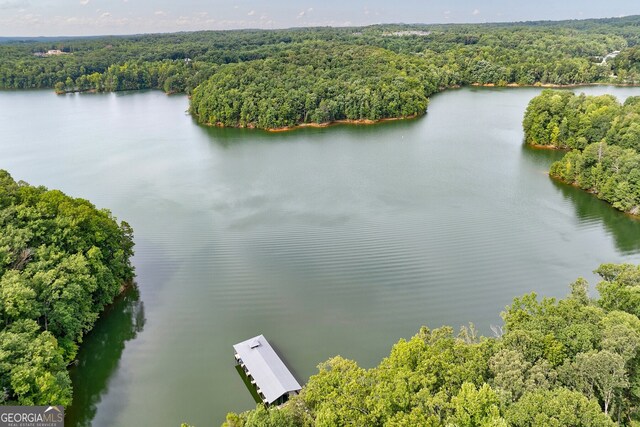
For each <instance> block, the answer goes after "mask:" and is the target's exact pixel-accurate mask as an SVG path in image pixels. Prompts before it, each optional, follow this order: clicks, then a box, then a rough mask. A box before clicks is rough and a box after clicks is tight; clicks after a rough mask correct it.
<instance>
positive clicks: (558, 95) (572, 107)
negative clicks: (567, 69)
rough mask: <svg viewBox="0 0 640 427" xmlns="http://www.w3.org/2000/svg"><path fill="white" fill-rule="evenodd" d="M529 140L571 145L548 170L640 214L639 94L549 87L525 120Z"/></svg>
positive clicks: (550, 144)
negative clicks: (578, 91)
mask: <svg viewBox="0 0 640 427" xmlns="http://www.w3.org/2000/svg"><path fill="white" fill-rule="evenodd" d="M523 125H524V131H525V141H526V142H527V143H528V144H533V145H541V146H551V147H554V148H562V149H572V151H571V152H569V153H567V154H566V155H565V156H564V158H563V159H562V160H560V161H558V162H555V163H554V164H553V165H551V169H550V171H549V174H550V175H551V176H552V177H554V178H557V179H559V180H561V181H563V182H566V183H568V184H573V185H576V186H578V187H580V188H582V189H585V190H587V191H589V192H591V193H593V194H595V195H597V196H598V197H599V198H601V199H603V200H605V201H607V202H609V203H611V204H612V205H613V207H615V208H616V209H619V210H621V211H624V212H630V213H633V214H636V215H637V214H640V154H639V153H638V150H640V97H629V98H627V100H626V101H625V102H624V104H620V103H619V102H618V101H617V100H616V99H615V98H614V97H613V96H611V95H602V96H585V95H584V94H581V95H575V94H573V93H571V92H566V91H553V90H545V91H543V92H542V93H541V94H540V95H538V96H537V97H535V98H533V99H532V100H531V102H530V103H529V106H528V107H527V111H526V113H525V117H524V120H523Z"/></svg>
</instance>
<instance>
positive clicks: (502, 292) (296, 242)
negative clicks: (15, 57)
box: [0, 87, 640, 427]
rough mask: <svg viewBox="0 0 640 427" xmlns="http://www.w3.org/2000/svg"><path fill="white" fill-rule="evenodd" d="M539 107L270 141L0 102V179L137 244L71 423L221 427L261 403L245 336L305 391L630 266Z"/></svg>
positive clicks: (171, 108) (513, 102)
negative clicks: (128, 232)
mask: <svg viewBox="0 0 640 427" xmlns="http://www.w3.org/2000/svg"><path fill="white" fill-rule="evenodd" d="M581 90H584V91H586V92H588V93H589V94H601V93H605V92H610V93H613V94H614V95H616V96H618V97H619V98H620V99H623V98H625V97H626V96H629V95H640V88H607V87H588V88H585V89H581ZM537 93H539V90H538V89H534V88H527V89H486V88H477V89H472V88H465V89H459V90H450V91H447V92H444V93H442V94H439V95H437V96H434V97H433V98H432V102H431V105H430V107H429V112H428V114H427V115H426V116H424V117H422V118H420V119H416V120H410V121H401V122H391V123H385V124H381V125H375V126H338V127H330V128H324V129H303V130H299V131H295V132H290V133H280V134H268V133H264V132H261V131H251V130H236V129H210V128H206V127H202V126H199V125H197V124H196V123H195V122H194V121H193V120H192V119H191V117H190V116H189V115H188V114H187V113H186V112H185V110H186V109H187V107H188V100H187V98H186V97H184V96H166V95H164V94H162V93H160V92H153V91H152V92H134V93H118V94H83V95H79V94H71V95H65V96H56V95H54V94H53V93H52V92H49V91H34V92H0V135H1V137H0V168H3V169H7V170H8V171H10V172H11V174H12V175H13V177H14V178H16V179H21V180H25V181H27V182H29V183H31V184H34V185H45V186H47V187H50V188H58V189H61V190H62V191H64V192H66V193H67V194H70V195H73V196H76V197H83V198H87V199H90V200H91V201H92V202H94V203H95V204H96V205H97V206H98V207H108V208H110V209H111V210H112V211H113V212H114V213H115V215H116V216H117V217H118V218H119V219H123V220H126V221H128V222H129V223H130V224H131V225H132V226H133V228H134V231H135V242H136V255H135V258H134V263H135V266H136V271H137V283H138V290H137V291H134V292H130V293H128V294H127V295H125V297H124V298H123V299H121V300H119V301H118V302H117V303H116V304H115V305H114V306H113V307H111V308H110V309H109V310H108V312H107V313H106V314H105V315H104V316H102V318H101V320H100V321H99V322H98V324H97V325H96V328H95V330H94V331H93V332H92V333H91V334H90V335H89V336H88V337H86V339H85V343H84V344H83V347H82V351H81V352H80V355H79V361H78V365H77V366H76V367H75V368H74V369H73V370H72V377H73V381H74V390H75V400H74V405H73V407H71V408H67V413H68V417H67V425H69V426H86V425H94V426H134V425H140V426H142V425H167V426H169V425H179V423H180V422H181V421H185V422H189V423H192V424H195V425H197V426H198V427H204V426H211V425H219V424H220V423H221V422H222V421H223V420H224V416H225V414H226V412H228V411H242V410H247V409H251V408H253V407H254V403H253V400H252V398H251V396H250V394H249V393H248V391H247V390H246V388H245V386H244V384H243V382H242V380H241V379H240V377H239V376H238V373H237V372H236V370H235V369H234V364H233V352H232V348H231V346H232V344H234V343H236V342H239V341H241V340H245V339H247V338H249V337H251V336H254V335H257V334H260V333H263V334H265V336H266V337H267V338H268V339H269V340H270V341H271V342H272V343H273V345H274V346H275V347H276V348H277V349H278V351H279V352H280V354H281V355H282V356H283V358H284V359H285V360H286V362H287V364H288V365H289V366H290V368H291V369H292V371H293V372H294V373H295V374H296V375H297V377H298V379H299V380H300V381H301V382H304V381H306V380H307V379H308V377H309V376H310V375H312V374H313V373H314V372H316V365H317V364H318V363H320V362H322V361H323V360H326V359H327V358H329V357H331V356H333V355H337V354H340V355H342V356H344V357H348V358H353V359H355V360H357V361H358V362H359V363H360V364H361V365H362V366H364V367H371V366H374V365H376V364H377V363H378V362H379V361H380V359H381V358H382V357H384V356H385V355H386V354H388V352H389V349H390V348H391V346H392V345H393V343H395V342H396V341H397V340H398V339H399V338H401V337H410V336H412V335H413V334H414V333H416V332H417V331H418V329H419V328H420V326H421V325H427V326H429V327H439V326H441V325H444V324H450V325H454V326H455V327H456V328H458V327H459V326H460V325H462V324H467V323H468V322H474V323H475V324H476V325H477V326H478V327H479V329H480V330H481V331H482V332H483V333H485V334H490V333H491V330H490V325H492V324H500V322H501V321H500V317H499V314H500V311H501V310H502V309H503V308H504V307H505V305H507V304H509V302H510V301H511V299H512V298H513V297H514V296H518V295H521V294H523V293H527V292H530V291H535V292H537V293H538V294H539V295H545V296H556V297H560V296H564V295H565V294H566V293H567V292H568V284H569V283H570V282H571V281H573V280H574V279H575V278H577V277H579V276H584V277H586V278H588V279H589V280H590V281H591V283H592V285H595V280H596V279H595V277H594V275H593V274H592V273H591V272H592V271H593V270H594V269H595V268H596V267H598V265H599V264H600V263H603V262H622V261H624V262H635V263H638V262H640V222H639V221H637V220H633V219H630V218H628V217H626V216H625V215H623V214H621V213H619V212H617V211H615V210H613V209H612V208H610V207H609V206H608V205H607V204H605V203H603V202H601V201H599V200H597V199H596V198H594V197H593V196H591V195H589V194H586V193H583V192H581V191H580V190H577V189H574V188H571V187H568V186H564V185H559V184H556V183H554V182H553V181H551V180H550V179H549V177H548V176H547V175H546V171H547V170H548V167H549V165H550V163H551V162H552V161H553V160H555V159H558V158H559V157H561V156H562V153H558V152H552V151H540V150H532V149H528V148H525V147H523V145H522V139H523V134H522V126H521V121H522V117H523V113H524V110H525V107H526V105H527V103H528V101H529V100H530V99H531V98H532V97H534V96H535V95H536V94H537Z"/></svg>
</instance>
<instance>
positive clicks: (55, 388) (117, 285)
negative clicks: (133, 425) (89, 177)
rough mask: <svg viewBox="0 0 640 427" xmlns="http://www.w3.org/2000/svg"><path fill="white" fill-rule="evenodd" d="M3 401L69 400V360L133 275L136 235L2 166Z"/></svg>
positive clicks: (0, 370)
mask: <svg viewBox="0 0 640 427" xmlns="http://www.w3.org/2000/svg"><path fill="white" fill-rule="evenodd" d="M0 228H1V229H2V233H0V317H1V319H2V324H1V326H0V387H2V391H3V394H2V395H0V398H1V400H2V403H4V404H11V403H17V404H20V405H44V404H47V405H48V404H61V405H67V404H70V403H71V393H72V392H71V382H70V380H69V374H68V372H67V370H66V367H67V364H68V363H69V362H71V361H73V359H74V358H75V355H76V351H77V346H78V343H79V342H81V341H82V337H83V335H84V334H85V333H87V332H88V331H89V330H90V329H91V328H92V327H93V324H94V322H95V321H96V319H97V318H98V316H99V314H100V312H101V311H102V310H103V308H104V307H105V306H106V305H107V304H110V303H111V302H112V301H113V300H114V298H115V297H116V296H117V295H118V294H120V292H121V291H122V288H123V286H124V285H125V284H126V283H129V282H131V281H132V279H133V267H132V266H131V263H130V261H129V259H130V257H131V256H132V254H133V240H132V238H133V235H132V230H131V227H129V225H128V224H127V223H126V222H121V223H120V224H118V223H117V222H116V220H115V218H113V216H112V215H111V213H110V212H109V211H106V210H98V209H96V208H95V207H94V206H93V205H92V204H91V203H89V202H88V201H86V200H83V199H74V198H71V197H69V196H66V195H65V194H63V193H62V192H60V191H57V190H47V189H46V188H44V187H32V186H30V185H28V184H26V183H24V182H15V181H14V180H13V179H12V178H11V176H10V175H9V174H8V173H7V172H6V171H2V170H0Z"/></svg>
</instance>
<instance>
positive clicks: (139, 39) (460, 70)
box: [0, 16, 640, 128]
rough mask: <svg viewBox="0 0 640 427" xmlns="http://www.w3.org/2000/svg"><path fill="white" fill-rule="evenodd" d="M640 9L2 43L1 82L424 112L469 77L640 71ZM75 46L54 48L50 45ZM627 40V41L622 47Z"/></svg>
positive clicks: (567, 80) (257, 111) (201, 101)
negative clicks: (593, 16)
mask: <svg viewBox="0 0 640 427" xmlns="http://www.w3.org/2000/svg"><path fill="white" fill-rule="evenodd" d="M639 24H640V17H639V16H631V17H625V18H616V19H598V20H582V21H563V22H528V23H514V24H481V25H374V26H369V27H358V28H355V27H353V28H301V29H288V30H269V31H267V30H242V31H209V32H194V33H178V34H163V35H157V34H156V35H137V36H126V37H94V38H84V39H74V38H71V39H69V38H67V39H63V40H58V41H55V40H53V41H38V40H33V41H31V40H9V41H6V42H4V43H0V88H5V89H29V88H55V90H56V91H57V92H59V93H64V92H72V91H121V90H135V89H148V88H156V89H161V90H164V91H165V92H167V93H174V92H185V93H187V94H189V95H193V102H192V105H191V111H192V112H193V113H194V115H195V116H196V118H197V119H198V120H199V121H200V122H202V123H208V124H218V125H225V126H251V127H258V128H280V127H287V126H292V125H296V124H305V123H323V122H327V121H333V120H354V121H371V120H378V119H382V118H396V117H398V118H399V117H408V116H413V115H414V114H421V113H423V112H424V110H425V108H426V104H427V102H426V98H427V97H428V96H429V95H431V94H432V93H433V92H435V91H438V90H443V89H446V88H450V87H456V86H461V85H470V84H479V85H509V84H511V85H534V84H545V85H572V84H580V83H597V82H599V83H616V84H635V83H637V82H640V50H639V49H640V47H639V41H640V25H639ZM52 49H55V50H59V51H60V52H64V53H65V54H59V55H46V52H47V51H49V50H52ZM618 52H619V53H618Z"/></svg>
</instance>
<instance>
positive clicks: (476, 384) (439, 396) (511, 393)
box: [223, 264, 640, 427]
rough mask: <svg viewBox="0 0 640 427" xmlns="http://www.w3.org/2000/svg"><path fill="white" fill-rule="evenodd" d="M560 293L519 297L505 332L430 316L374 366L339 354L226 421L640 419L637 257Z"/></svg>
mask: <svg viewBox="0 0 640 427" xmlns="http://www.w3.org/2000/svg"><path fill="white" fill-rule="evenodd" d="M596 272H597V273H598V274H599V275H600V276H601V277H602V279H603V280H602V281H601V282H600V283H599V284H598V285H597V289H598V292H599V298H596V299H591V298H589V296H588V292H587V288H588V285H587V283H586V281H585V280H584V279H578V280H577V281H576V282H574V283H573V284H571V292H570V294H569V295H568V296H567V297H566V298H564V299H560V300H556V299H554V298H544V299H542V300H540V299H538V298H537V297H536V295H535V294H529V295H524V296H522V297H519V298H515V299H514V300H513V303H512V304H511V305H510V306H508V307H507V308H506V309H505V311H504V312H503V313H502V318H503V320H504V326H503V327H502V328H495V332H496V336H495V337H492V338H486V337H480V336H479V335H478V333H477V331H476V330H475V328H474V327H473V326H472V325H471V326H469V327H463V328H462V329H461V330H460V333H458V334H457V335H456V334H455V333H454V331H453V329H452V328H450V327H442V328H438V329H433V330H430V329H428V328H426V327H423V328H422V329H421V330H420V332H419V333H418V334H416V335H415V336H414V337H412V338H411V339H409V340H404V339H402V340H400V341H399V342H398V343H396V344H395V345H394V346H393V348H392V350H391V353H390V354H389V356H388V357H386V358H385V359H383V360H382V362H381V363H380V364H379V365H378V366H376V367H374V368H371V369H363V368H361V367H359V366H358V365H357V363H356V362H355V361H352V360H347V359H344V358H342V357H340V356H337V357H334V358H332V359H329V360H328V361H326V362H323V363H321V364H320V365H319V366H318V369H319V372H318V374H316V375H314V376H312V377H311V378H310V379H309V382H308V383H307V384H306V385H305V386H304V388H303V390H302V392H301V393H300V395H299V396H296V397H294V398H293V399H292V400H291V401H289V402H288V403H287V404H286V405H285V406H284V407H282V408H281V409H278V408H271V409H265V408H264V407H263V406H262V405H258V407H257V408H256V409H255V410H253V411H249V412H245V413H242V414H236V413H230V414H228V415H227V419H226V422H225V423H224V424H223V426H224V427H257V426H260V427H266V426H291V427H293V426H340V425H367V426H382V425H386V426H406V427H408V426H417V425H420V426H434V427H435V426H445V425H455V426H460V427H464V426H469V427H471V426H505V427H506V426H517V427H520V426H522V427H525V426H528V427H548V426H558V427H559V426H568V425H571V426H574V427H605V426H615V425H620V426H633V425H638V424H637V423H638V420H639V416H640V414H639V412H638V410H639V404H640V376H639V375H638V366H639V365H638V362H639V361H640V318H638V316H639V315H640V300H639V299H638V294H639V293H638V292H639V289H640V288H639V286H640V267H638V266H633V265H628V264H623V265H614V264H605V265H601V266H600V267H599V268H598V270H596Z"/></svg>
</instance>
